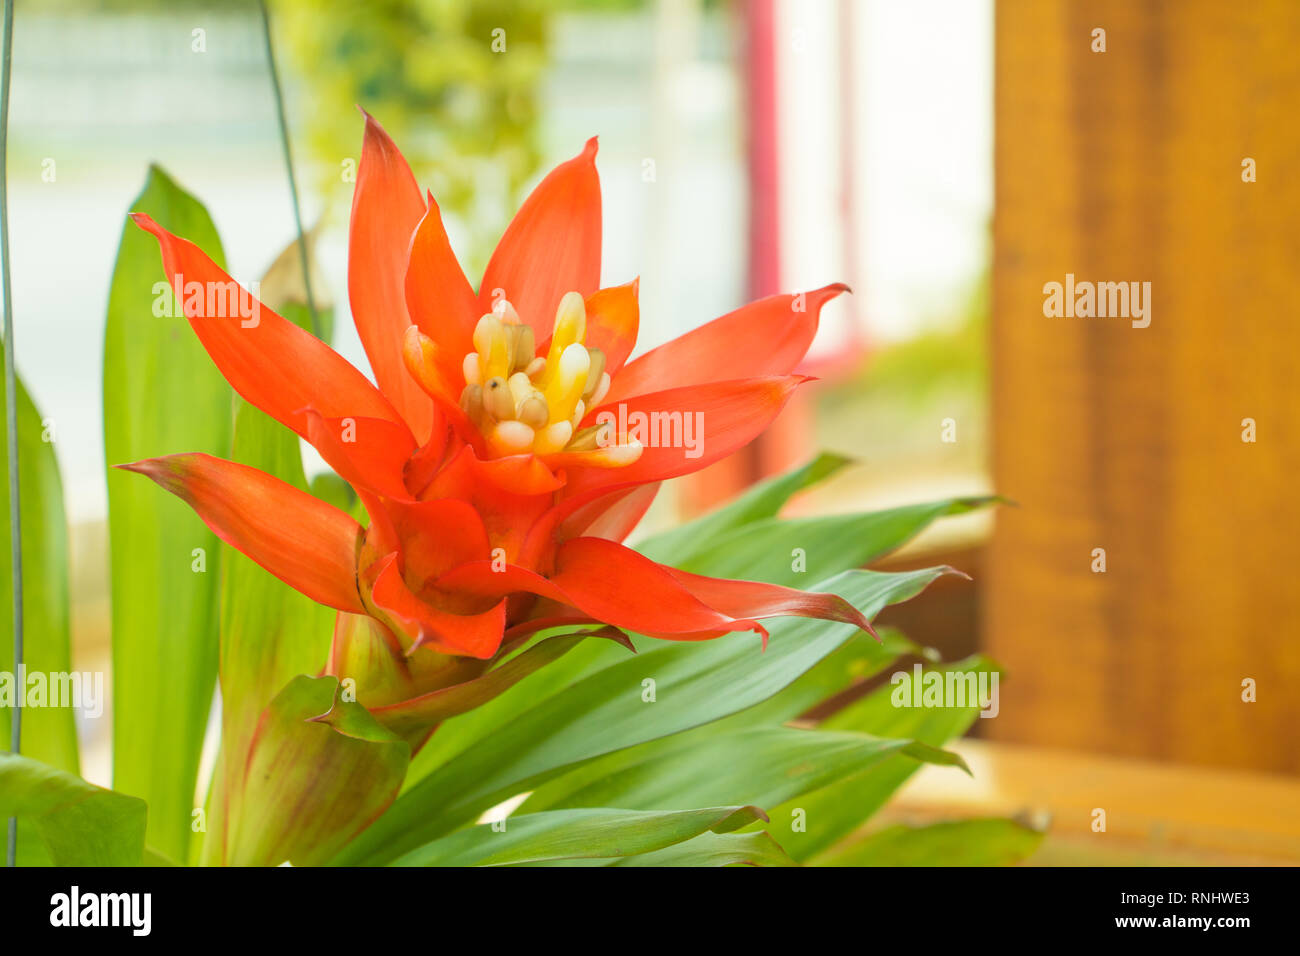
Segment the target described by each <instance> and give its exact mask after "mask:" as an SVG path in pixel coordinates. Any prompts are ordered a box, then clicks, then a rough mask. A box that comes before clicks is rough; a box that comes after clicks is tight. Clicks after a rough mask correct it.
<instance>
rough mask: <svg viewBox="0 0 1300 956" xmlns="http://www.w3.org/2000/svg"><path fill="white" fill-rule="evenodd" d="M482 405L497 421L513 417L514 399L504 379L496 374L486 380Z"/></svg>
mask: <svg viewBox="0 0 1300 956" xmlns="http://www.w3.org/2000/svg"><path fill="white" fill-rule="evenodd" d="M483 407H484V408H486V409H487V410H488V413H489V414H490V415H491V416H492V417H493V418H495V419H496V420H497V421H499V422H503V421H507V420H508V419H511V418H514V417H515V400H514V398H513V397H512V396H511V395H510V387H509V386H508V385H506V382H505V379H503V378H501V377H500V376H498V377H496V378H490V379H488V380H487V382H486V383H485V384H484V386H483Z"/></svg>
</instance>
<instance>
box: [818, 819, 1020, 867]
mask: <svg viewBox="0 0 1300 956" xmlns="http://www.w3.org/2000/svg"><path fill="white" fill-rule="evenodd" d="M1042 839H1043V834H1042V833H1041V832H1039V831H1038V830H1034V829H1031V828H1030V827H1027V826H1025V825H1023V824H1021V823H1017V822H1016V821H1015V820H1008V819H1005V818H1000V817H994V818H988V819H980V820H958V821H953V822H947V823H933V824H930V825H929V826H920V827H914V826H907V825H901V824H900V825H898V826H892V827H886V828H885V829H883V830H880V831H879V832H877V833H872V834H869V835H868V836H866V837H863V838H862V839H861V840H859V841H858V842H856V843H853V844H851V845H849V846H847V847H845V848H843V849H837V850H835V851H833V852H831V853H827V854H824V855H822V856H820V857H818V858H817V860H816V861H815V862H816V863H817V864H818V865H820V866H1010V865H1011V864H1013V863H1019V862H1020V861H1021V860H1023V859H1025V858H1026V857H1028V856H1029V855H1030V854H1031V853H1033V852H1034V850H1036V849H1037V848H1038V844H1039V843H1040V842H1042Z"/></svg>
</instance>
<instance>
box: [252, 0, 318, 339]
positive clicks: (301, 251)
mask: <svg viewBox="0 0 1300 956" xmlns="http://www.w3.org/2000/svg"><path fill="white" fill-rule="evenodd" d="M257 5H258V8H259V9H260V10H261V11H262V33H263V35H264V36H265V38H266V65H267V67H268V69H270V71H271V89H272V91H273V92H274V93H275V112H276V116H277V117H279V121H280V143H281V144H282V145H283V146H284V168H285V171H286V172H288V174H289V193H290V195H291V196H292V198H293V221H294V223H295V224H296V225H297V227H298V255H299V258H300V259H301V260H302V283H303V287H304V288H305V289H306V290H307V311H308V313H310V315H311V331H312V334H313V335H315V336H316V338H320V334H321V330H320V323H319V322H318V321H317V319H316V299H315V297H314V296H313V295H312V292H311V272H310V269H309V267H308V265H307V238H306V235H305V234H304V232H303V228H302V212H301V210H300V209H299V206H298V181H297V179H295V178H294V175H293V152H292V151H291V150H290V149H289V124H288V122H287V121H286V120H285V118H284V94H283V93H282V92H281V90H280V73H279V71H278V70H276V68H275V51H274V50H273V49H272V47H271V16H270V14H269V13H267V10H266V0H258V4H257Z"/></svg>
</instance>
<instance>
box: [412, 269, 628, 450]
mask: <svg viewBox="0 0 1300 956" xmlns="http://www.w3.org/2000/svg"><path fill="white" fill-rule="evenodd" d="M412 331H414V332H418V330H415V329H413V330H412ZM586 336H587V309H586V305H585V303H584V301H583V298H582V296H581V295H580V294H579V293H577V292H569V293H566V294H565V295H564V297H563V298H561V299H560V302H559V306H558V307H557V309H556V312H555V325H554V327H553V329H552V332H551V341H550V345H549V347H548V349H547V354H546V355H545V356H540V355H537V354H536V348H537V338H536V334H535V333H534V331H533V328H532V327H531V326H529V325H525V324H524V323H523V322H521V321H520V318H519V314H518V313H517V312H516V311H515V309H514V306H512V305H511V304H510V303H509V302H508V301H506V300H505V299H498V300H497V301H495V302H494V303H493V304H492V311H491V312H489V313H488V314H486V315H484V316H483V317H482V318H480V319H479V321H478V324H477V325H476V326H475V328H474V336H473V339H474V351H473V352H470V353H469V354H468V355H466V356H465V358H464V362H463V363H462V370H463V372H464V375H465V389H464V391H463V392H462V393H461V397H460V403H461V407H462V408H463V409H464V410H465V414H466V415H467V416H468V417H469V419H470V420H471V421H472V422H473V423H474V426H475V427H476V428H477V429H478V430H479V431H480V432H481V433H482V434H483V436H484V438H485V439H486V444H487V449H488V452H489V454H491V455H493V456H497V457H500V456H506V455H519V454H529V453H531V454H534V455H543V456H546V460H547V462H548V463H549V464H550V465H551V466H552V467H563V466H567V465H583V466H592V467H603V468H613V467H620V466H622V465H626V464H630V463H631V462H633V461H636V460H637V459H638V458H639V457H640V456H641V445H640V444H639V443H637V442H634V441H633V442H628V441H626V439H624V444H617V442H618V441H619V438H620V436H618V435H616V434H615V433H614V431H613V429H612V427H610V426H609V425H608V424H606V425H599V426H592V427H589V428H584V429H582V430H581V431H579V430H578V426H579V425H580V424H581V423H582V420H583V418H584V417H585V416H587V415H588V414H589V413H590V410H591V409H594V408H596V407H597V406H598V405H600V403H601V402H602V401H603V400H604V398H605V396H606V394H607V393H608V392H609V389H610V374H609V372H608V371H607V364H608V363H607V359H606V356H605V353H604V352H603V351H601V350H600V349H598V348H591V349H589V348H587V347H586V344H585V342H586ZM408 338H409V339H412V340H411V341H410V342H408V343H407V350H408V352H409V354H408V355H407V359H408V366H412V367H413V374H415V371H416V370H417V369H418V370H420V371H421V372H422V374H423V377H422V378H421V377H420V376H419V375H417V378H420V381H421V384H424V385H426V388H427V387H429V385H436V384H437V383H436V381H435V379H436V378H437V377H438V374H439V373H438V367H437V366H436V364H435V363H434V361H433V360H434V359H435V358H436V352H435V351H434V350H433V342H432V340H429V341H428V342H427V343H425V342H423V341H417V340H415V337H412V336H408ZM426 378H428V379H430V381H429V382H428V383H426V382H425V381H424V379H426ZM453 394H454V393H453Z"/></svg>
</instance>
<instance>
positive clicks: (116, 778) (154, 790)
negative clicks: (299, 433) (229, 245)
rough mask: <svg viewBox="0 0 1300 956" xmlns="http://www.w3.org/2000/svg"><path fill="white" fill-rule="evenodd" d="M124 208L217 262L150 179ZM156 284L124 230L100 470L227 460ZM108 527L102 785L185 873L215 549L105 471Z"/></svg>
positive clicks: (199, 532) (227, 420) (201, 374)
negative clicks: (109, 700)
mask: <svg viewBox="0 0 1300 956" xmlns="http://www.w3.org/2000/svg"><path fill="white" fill-rule="evenodd" d="M131 209H132V210H138V211H142V212H146V213H148V214H149V215H151V216H153V218H154V219H156V220H157V221H158V222H159V223H160V224H161V225H162V226H164V227H165V228H167V229H169V230H171V231H172V232H174V233H176V234H177V235H180V236H184V237H185V238H187V239H190V240H192V241H194V242H195V243H197V244H198V245H199V246H201V247H202V248H203V249H204V250H205V251H206V252H207V253H208V254H209V255H211V256H212V257H213V260H214V261H215V262H217V263H218V264H220V263H221V262H222V259H223V256H222V252H221V244H220V242H219V240H218V238H217V233H216V229H215V228H214V227H213V225H212V220H211V219H210V218H209V216H208V214H207V212H206V211H205V210H204V209H203V207H202V206H201V205H200V204H199V203H198V201H197V200H195V199H194V198H193V197H192V196H190V195H189V194H188V193H186V192H184V191H183V190H182V189H181V188H180V187H178V186H177V185H176V184H175V183H174V182H172V181H171V180H170V179H169V178H168V177H167V176H166V175H165V174H164V173H163V172H162V171H161V170H160V169H158V168H157V167H156V166H155V167H151V168H150V170H149V176H148V179H147V180H146V182H145V187H144V190H143V192H141V194H140V196H139V197H138V198H137V199H136V201H135V202H134V203H133V204H132V205H131ZM166 281H167V280H166V278H165V276H164V274H163V268H162V261H161V257H160V255H159V252H158V243H157V242H156V241H155V240H154V239H153V237H152V236H149V235H147V234H146V233H145V232H143V231H142V230H140V229H138V228H137V227H136V226H135V225H134V224H131V223H129V222H128V223H127V224H126V225H125V227H124V228H123V231H122V242H121V246H120V248H119V250H118V256H117V264H116V266H115V267H114V270H113V281H112V286H111V288H110V291H109V299H108V323H107V328H106V331H105V339H104V449H105V456H106V459H107V463H108V464H109V465H110V466H112V465H116V464H121V463H124V462H131V461H137V460H139V459H141V458H149V457H154V456H158V455H167V454H174V453H177V452H207V453H210V454H214V455H218V456H221V457H225V456H226V455H227V454H228V453H229V451H230V436H231V391H230V387H229V386H228V385H227V384H226V383H225V381H224V380H223V379H222V377H221V375H220V374H219V373H218V372H217V370H216V367H215V366H214V365H213V364H212V361H211V360H210V359H209V358H208V356H207V354H206V353H205V352H204V351H203V347H202V346H201V345H200V344H199V341H198V338H197V337H196V336H195V335H194V333H193V331H192V330H191V329H190V327H189V323H188V322H187V321H186V320H185V318H184V317H183V316H180V315H172V314H170V311H179V310H165V309H159V310H158V311H164V312H166V313H167V314H164V315H162V316H157V315H155V314H154V311H155V309H154V303H155V300H156V299H159V294H160V291H161V290H162V289H163V288H164V286H161V285H158V286H156V284H157V283H165V282H166ZM160 301H163V302H170V301H171V300H170V296H167V297H165V298H163V299H161V300H160ZM108 516H109V537H110V556H111V562H112V602H113V611H112V617H113V705H114V712H113V782H114V786H115V787H117V788H118V789H119V790H122V791H124V792H126V793H132V794H136V795H138V796H142V797H144V798H145V799H146V800H147V802H148V804H149V810H150V812H149V842H150V844H151V845H153V846H155V847H156V848H157V849H158V850H159V851H161V852H163V853H165V854H166V855H167V856H169V857H171V858H172V859H176V860H184V859H186V847H187V845H188V842H189V839H190V819H191V811H192V810H193V807H194V791H195V777H196V774H197V772H198V764H199V752H200V749H201V747H202V744H203V736H204V731H205V730H206V727H207V723H208V715H209V710H210V706H211V702H212V689H213V686H214V684H215V681H216V673H217V593H218V592H217V589H218V579H219V572H220V568H219V561H220V552H219V551H218V548H217V545H218V541H217V538H216V535H214V534H213V533H212V532H211V531H209V530H208V529H207V528H206V527H205V526H204V525H203V522H202V521H200V520H199V518H198V517H197V516H196V515H195V514H194V512H193V511H191V510H190V508H189V507H188V506H187V505H186V504H185V503H184V502H183V501H181V500H180V499H178V498H175V497H173V496H171V495H168V494H166V493H164V492H162V491H161V490H160V489H159V488H157V487H156V486H154V485H153V484H152V483H151V482H149V481H146V480H143V479H142V478H141V476H139V475H134V474H129V473H127V472H123V471H119V470H117V469H114V468H112V467H110V468H109V470H108ZM200 567H202V568H203V570H201V571H200V570H197V569H198V568H200Z"/></svg>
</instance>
